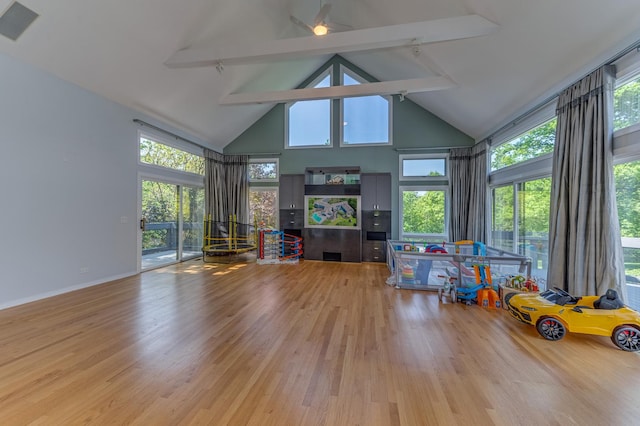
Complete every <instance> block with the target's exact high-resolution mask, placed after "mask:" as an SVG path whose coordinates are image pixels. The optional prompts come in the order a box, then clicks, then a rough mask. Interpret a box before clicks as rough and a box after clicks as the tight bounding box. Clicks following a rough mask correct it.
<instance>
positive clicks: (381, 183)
mask: <svg viewBox="0 0 640 426" xmlns="http://www.w3.org/2000/svg"><path fill="white" fill-rule="evenodd" d="M360 184H361V186H360V193H361V195H362V210H391V175H390V174H388V173H368V174H367V173H364V174H362V175H360Z"/></svg>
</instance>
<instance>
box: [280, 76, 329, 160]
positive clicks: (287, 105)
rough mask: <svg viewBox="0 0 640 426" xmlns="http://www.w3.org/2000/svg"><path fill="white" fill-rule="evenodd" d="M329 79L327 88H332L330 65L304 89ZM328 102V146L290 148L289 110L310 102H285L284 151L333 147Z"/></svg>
mask: <svg viewBox="0 0 640 426" xmlns="http://www.w3.org/2000/svg"><path fill="white" fill-rule="evenodd" d="M327 76H328V77H329V86H333V66H332V65H330V66H329V67H327V69H325V70H324V71H322V72H321V73H320V74H318V76H317V77H316V78H314V79H313V80H312V81H311V82H310V83H309V84H307V85H306V86H305V87H306V88H311V87H315V86H316V85H317V84H318V83H320V82H321V81H322V80H324V79H325V78H326V77H327ZM319 100H325V99H319ZM326 100H327V101H328V102H329V144H328V145H325V144H322V145H320V144H318V145H298V146H292V145H290V143H289V142H290V139H289V122H290V118H289V116H290V110H291V107H293V106H294V105H295V104H298V103H301V102H312V101H308V100H302V101H294V102H287V103H285V104H284V149H314V148H315V149H317V148H333V145H334V140H333V139H334V138H333V134H334V132H333V123H334V106H333V104H334V102H333V100H332V99H326Z"/></svg>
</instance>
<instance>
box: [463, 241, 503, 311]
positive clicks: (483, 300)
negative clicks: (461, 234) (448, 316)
mask: <svg viewBox="0 0 640 426" xmlns="http://www.w3.org/2000/svg"><path fill="white" fill-rule="evenodd" d="M459 243H460V244H464V243H469V241H461V242H459ZM459 243H456V244H459ZM473 254H474V256H478V263H476V264H474V265H473V270H474V272H475V277H476V281H475V285H474V286H470V287H464V286H458V287H456V290H457V299H458V300H460V301H464V302H465V303H466V304H467V305H471V304H472V303H478V304H479V305H482V306H483V307H485V308H486V307H489V306H491V307H496V308H497V307H500V299H499V298H498V293H497V291H498V286H497V285H495V286H494V285H493V283H492V280H491V268H490V266H489V265H488V264H485V263H483V262H482V258H483V257H484V256H486V255H487V247H486V246H485V245H484V243H481V242H477V241H476V242H473Z"/></svg>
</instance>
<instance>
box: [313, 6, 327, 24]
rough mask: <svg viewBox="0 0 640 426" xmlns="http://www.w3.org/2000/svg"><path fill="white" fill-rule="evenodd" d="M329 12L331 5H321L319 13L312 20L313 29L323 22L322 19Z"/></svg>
mask: <svg viewBox="0 0 640 426" xmlns="http://www.w3.org/2000/svg"><path fill="white" fill-rule="evenodd" d="M329 10H331V3H325V4H324V5H322V7H321V8H320V11H319V12H318V14H317V15H316V17H315V18H314V20H313V26H314V27H315V26H316V25H319V24H321V23H322V22H323V21H324V19H325V18H326V17H327V15H328V14H329Z"/></svg>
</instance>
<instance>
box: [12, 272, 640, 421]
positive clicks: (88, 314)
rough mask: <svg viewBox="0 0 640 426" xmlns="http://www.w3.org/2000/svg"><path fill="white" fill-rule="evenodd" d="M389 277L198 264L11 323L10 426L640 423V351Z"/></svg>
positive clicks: (30, 309) (35, 306)
mask: <svg viewBox="0 0 640 426" xmlns="http://www.w3.org/2000/svg"><path fill="white" fill-rule="evenodd" d="M388 275H389V272H388V270H387V269H386V266H384V265H378V264H348V263H329V262H326V263H323V262H312V261H303V262H301V263H300V264H298V265H257V264H255V263H241V264H225V265H214V264H203V263H202V262H200V261H192V262H187V263H184V264H181V265H175V266H171V267H167V268H163V269H158V270H155V271H150V272H146V273H144V274H141V275H139V276H135V277H130V278H126V279H122V280H118V281H114V282H110V283H107V284H103V285H99V286H95V287H92V288H88V289H84V290H80V291H76V292H73V293H68V294H65V295H61V296H57V297H54V298H50V299H47V300H42V301H38V302H34V303H30V304H27V305H23V306H18V307H15V308H11V309H6V310H4V311H0V424H1V425H26V424H34V425H80V424H91V425H106V424H109V425H122V424H134V425H191V424H193V425H198V424H202V425H227V424H228V425H367V426H368V425H411V426H413V425H570V424H576V425H630V424H638V422H639V420H638V419H639V418H640V357H639V355H638V354H634V353H626V352H622V351H620V350H618V349H616V348H615V347H614V346H613V344H612V343H611V342H610V341H609V339H608V338H605V337H596V336H578V335H568V336H567V337H566V338H565V339H564V340H563V341H560V342H549V341H545V340H544V339H542V338H541V337H539V336H538V335H537V333H536V331H535V330H534V328H533V327H530V326H526V325H524V324H520V323H518V322H516V321H515V320H512V319H511V318H509V317H508V315H507V314H506V312H504V311H495V310H493V311H490V310H486V309H482V308H480V307H478V306H465V305H463V304H455V305H454V304H451V303H448V302H446V301H445V302H439V301H438V298H437V296H436V294H435V293H431V292H417V291H410V290H397V289H394V288H393V287H390V286H387V285H385V280H386V278H387V276H388Z"/></svg>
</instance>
